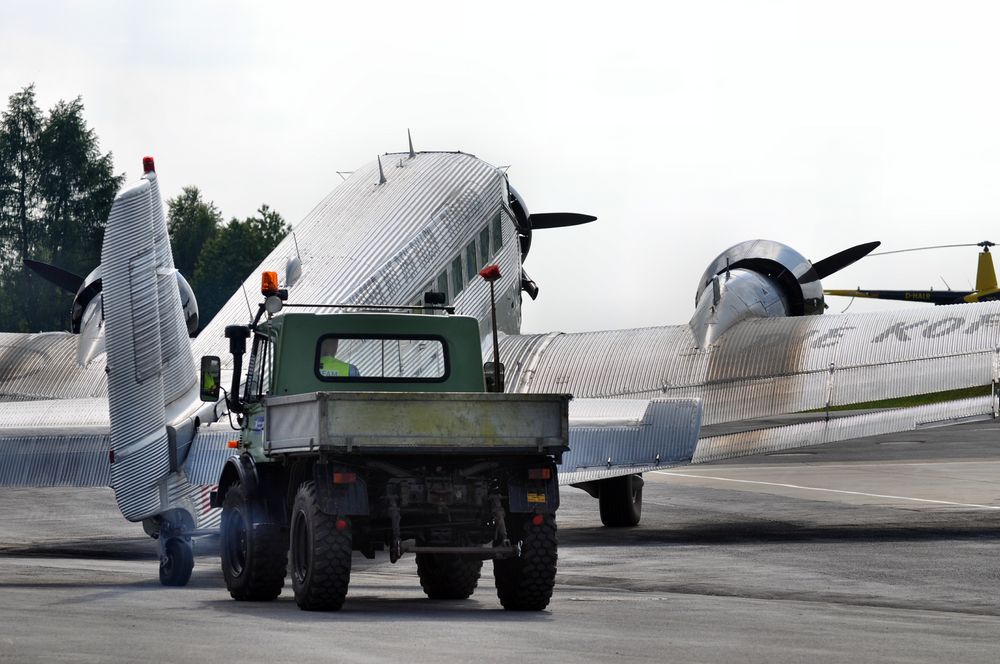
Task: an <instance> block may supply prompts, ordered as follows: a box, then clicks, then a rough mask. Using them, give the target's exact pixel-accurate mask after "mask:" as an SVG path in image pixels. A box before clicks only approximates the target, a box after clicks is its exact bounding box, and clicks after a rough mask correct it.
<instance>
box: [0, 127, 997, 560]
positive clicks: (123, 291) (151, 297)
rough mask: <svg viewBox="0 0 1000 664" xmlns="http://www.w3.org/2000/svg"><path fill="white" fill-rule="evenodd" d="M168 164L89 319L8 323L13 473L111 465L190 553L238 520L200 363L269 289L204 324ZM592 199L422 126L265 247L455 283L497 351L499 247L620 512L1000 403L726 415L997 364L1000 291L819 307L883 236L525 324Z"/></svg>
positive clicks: (535, 338)
mask: <svg viewBox="0 0 1000 664" xmlns="http://www.w3.org/2000/svg"><path fill="white" fill-rule="evenodd" d="M146 170H147V172H146V174H145V175H144V176H143V178H142V179H140V180H139V181H138V182H137V183H134V184H131V185H129V186H127V187H126V188H125V189H123V190H122V192H121V193H119V195H118V197H117V198H116V200H115V203H114V206H113V208H112V212H111V215H110V218H109V220H108V225H107V229H106V233H105V240H104V248H103V254H102V265H101V267H100V270H98V271H95V273H94V274H92V275H91V276H90V277H88V278H87V280H85V283H82V284H81V285H80V288H79V291H78V293H77V298H76V301H75V302H74V329H78V334H72V333H67V332H52V333H40V334H10V333H8V334H0V394H2V395H3V399H4V401H3V402H2V403H0V485H2V486H53V485H69V486H108V485H110V486H111V487H112V488H113V489H114V491H115V496H116V499H117V501H118V505H119V507H120V508H121V511H122V514H123V515H124V516H125V517H126V518H127V519H129V520H131V521H136V522H142V523H143V526H144V528H145V529H146V531H147V532H148V533H149V534H151V535H153V536H155V537H158V538H159V541H160V544H161V553H162V556H161V561H162V564H163V565H167V566H169V565H170V564H172V558H173V553H172V551H173V549H172V548H171V547H172V546H177V545H178V543H180V544H181V545H184V543H187V542H189V541H190V537H192V536H194V535H197V534H199V533H201V532H204V531H205V530H206V529H211V528H214V527H216V526H217V525H218V520H219V510H216V509H211V507H210V505H209V500H208V497H209V493H210V491H211V490H212V488H213V485H214V484H215V483H216V482H217V480H218V477H219V472H220V471H221V468H222V466H223V464H224V463H225V461H226V459H227V458H229V456H230V454H231V450H230V449H229V448H228V447H227V441H228V440H229V439H230V438H233V437H234V436H235V432H234V431H233V429H232V427H231V426H230V423H229V419H228V417H227V414H226V413H225V405H224V402H223V403H220V404H207V405H206V404H204V403H202V402H201V401H200V400H199V398H198V390H197V386H196V383H197V380H196V379H197V377H196V375H195V364H196V359H197V358H199V357H200V356H203V355H217V356H219V357H221V358H223V362H224V370H225V369H226V368H227V365H226V362H229V361H230V360H231V356H230V355H229V354H228V352H227V349H228V342H227V340H226V339H224V337H223V330H224V327H225V326H226V325H229V324H234V323H240V322H244V321H246V320H247V319H248V318H249V317H250V316H251V315H252V313H251V307H252V308H253V309H256V306H257V300H258V299H259V295H258V287H259V281H258V279H259V276H258V275H259V271H257V272H255V273H254V274H253V275H249V276H248V277H247V280H246V282H245V284H244V287H243V288H242V289H240V290H238V291H237V292H235V293H234V294H233V296H232V297H231V298H230V300H229V301H228V303H227V304H226V305H225V306H224V307H223V308H222V309H221V311H220V312H219V313H218V315H216V316H215V318H213V320H212V321H211V322H209V323H208V324H207V325H206V326H205V327H204V329H203V330H202V331H201V332H200V333H199V334H198V336H197V338H194V339H190V340H189V338H188V332H189V331H191V330H192V329H193V328H196V327H197V308H196V304H195V303H194V300H193V295H192V294H191V293H190V289H189V288H187V284H186V282H184V280H183V279H182V278H179V277H178V275H177V272H176V270H175V269H174V266H173V261H172V257H171V251H170V244H169V239H168V236H167V228H166V221H165V218H164V215H163V209H162V203H161V199H160V194H159V190H158V182H157V175H156V173H155V170H154V169H153V168H152V163H151V162H150V163H148V164H147V168H146ZM592 219H593V218H592V217H586V216H584V215H573V214H564V213H557V214H548V215H545V214H542V215H538V214H536V215H531V214H529V213H528V211H527V208H526V205H525V203H524V201H523V200H522V199H521V198H520V196H518V195H517V193H516V192H515V191H514V190H513V188H511V187H510V186H509V184H508V181H507V176H506V174H505V172H504V171H502V170H500V169H498V168H496V167H494V166H491V165H490V164H487V163H486V162H484V161H482V160H479V159H477V158H476V157H474V156H472V155H470V154H465V153H461V152H419V153H417V152H414V151H413V149H412V146H411V148H410V150H409V151H408V152H403V153H396V154H386V155H384V156H383V157H381V158H380V159H379V160H377V161H376V162H373V163H371V164H369V165H367V166H365V167H363V168H360V169H358V170H356V171H354V173H353V174H352V175H351V177H350V178H348V179H347V180H346V181H344V182H343V183H341V184H340V185H339V186H337V187H336V188H335V189H334V190H333V191H332V192H331V193H330V194H329V195H328V196H327V197H326V198H325V199H323V201H321V202H320V203H319V205H317V206H316V208H315V209H314V210H313V211H312V212H311V213H309V215H307V216H306V218H305V219H304V220H302V222H301V223H299V224H297V225H296V226H295V227H294V233H293V234H290V235H289V236H288V237H286V238H285V239H284V240H283V241H282V242H281V243H280V244H279V245H278V246H277V247H276V248H275V249H274V251H272V252H271V254H270V255H269V256H268V257H267V258H266V259H265V260H264V261H263V262H262V263H261V266H260V269H261V270H263V269H270V270H275V269H278V270H283V271H284V274H285V278H284V284H283V285H284V286H285V287H287V288H288V289H289V293H290V299H289V301H290V302H292V303H309V304H316V305H329V304H338V303H339V304H352V305H421V304H423V298H424V294H425V293H427V292H429V291H439V292H444V293H445V294H446V297H447V299H448V302H449V304H451V305H453V306H454V307H455V310H456V313H457V314H464V315H469V316H474V317H476V318H477V319H478V320H479V321H480V330H481V336H482V340H483V348H484V357H486V358H487V359H492V358H491V354H492V338H491V331H490V300H489V285H488V284H487V283H486V282H485V281H483V280H482V279H480V278H479V277H478V271H479V269H480V268H482V267H483V266H485V265H487V264H496V265H498V266H499V268H500V272H501V274H502V275H503V276H502V278H501V279H500V280H499V281H498V282H497V283H496V284H495V286H496V292H497V307H496V309H497V327H498V329H499V333H500V335H499V336H500V359H501V361H502V362H503V363H504V364H505V367H506V389H507V391H518V392H562V393H571V394H573V395H574V397H575V398H574V401H573V402H572V404H571V413H570V417H571V419H570V424H571V439H570V447H571V451H570V452H568V453H567V454H566V455H565V456H564V459H563V463H562V465H561V467H560V483H562V484H572V485H575V486H579V487H580V488H583V489H584V490H586V491H588V493H590V494H591V495H593V496H595V497H596V498H598V499H599V503H600V508H601V516H602V520H603V521H604V522H605V523H606V524H608V525H635V524H636V523H638V520H639V516H640V513H641V495H642V492H641V487H642V481H641V478H640V475H641V473H642V472H643V471H646V470H649V469H653V468H664V467H670V466H676V465H681V464H686V463H691V462H697V461H704V460H711V459H718V458H726V457H732V456H740V455H745V454H756V453H762V452H770V451H776V450H780V449H787V448H790V447H797V446H802V445H807V444H817V443H823V442H829V441H832V440H841V439H845V438H850V437H856V436H861V435H869V434H873V433H880V432H884V431H893V430H902V429H906V428H912V427H916V426H920V425H922V424H926V423H929V422H946V421H957V420H962V419H967V418H971V417H985V416H991V415H995V413H996V405H995V404H996V402H995V398H994V396H992V395H986V394H984V395H983V396H979V397H971V398H965V399H955V400H951V401H944V402H941V403H936V404H933V405H928V406H918V407H911V408H902V409H891V410H883V411H880V412H865V413H864V414H860V415H854V416H847V417H837V418H830V417H827V416H825V415H824V414H823V413H819V414H817V415H815V416H814V417H809V416H806V417H804V418H800V419H799V420H798V421H796V422H795V423H793V424H788V423H786V422H779V423H778V425H775V424H774V423H773V422H769V421H764V420H761V421H760V423H758V424H751V425H749V426H745V427H742V429H741V430H737V431H735V432H726V431H723V430H721V428H720V427H721V425H724V424H725V423H731V422H736V421H743V420H752V419H754V418H766V417H770V416H775V415H784V414H789V413H801V412H804V411H810V410H815V409H823V408H828V407H830V406H836V405H838V404H851V403H858V402H868V401H877V400H885V399H892V398H896V397H904V396H909V395H916V394H928V393H935V392H943V391H946V390H954V389H960V388H968V387H983V386H988V385H990V384H994V385H995V384H996V381H997V379H998V371H1000V369H998V367H1000V359H998V358H1000V303H981V304H967V305H955V306H953V307H937V308H934V309H933V310H927V309H920V310H915V311H897V312H891V313H873V314H856V315H818V314H821V313H822V311H823V309H824V306H823V294H822V287H821V285H820V283H819V279H820V278H821V277H822V276H825V275H827V274H829V273H832V272H834V271H836V270H837V269H839V268H841V267H843V266H844V265H846V264H849V263H850V262H852V261H853V260H856V259H857V258H858V257H860V256H861V255H864V253H866V251H868V250H870V248H871V246H873V245H871V246H869V245H865V246H864V247H863V248H860V247H859V248H854V249H852V250H848V251H847V252H841V254H837V255H834V256H831V257H829V258H828V259H825V260H824V261H819V262H817V263H815V264H814V263H811V262H810V261H808V260H806V259H805V258H803V257H802V256H801V255H800V254H798V253H797V252H795V251H794V250H792V249H790V248H789V247H786V246H784V245H781V244H778V243H775V242H769V241H763V240H760V241H752V242H744V243H741V244H738V245H736V246H734V247H732V248H730V249H729V250H727V251H726V252H723V253H722V254H721V255H720V256H719V258H717V259H716V260H715V261H713V262H712V263H711V264H710V266H709V268H708V269H707V270H706V272H705V275H703V277H702V279H701V280H700V281H699V283H698V286H697V290H696V312H695V315H694V317H693V318H692V321H691V323H689V324H688V325H682V326H664V327H652V328H642V329H633V330H612V331H600V332H586V333H576V334H561V333H551V334H533V335H521V334H520V322H521V298H522V293H523V292H528V293H529V294H530V295H532V296H534V295H535V294H537V286H535V284H534V283H533V282H531V280H530V279H529V278H528V277H527V276H526V275H525V274H524V272H523V269H522V261H523V260H524V258H525V257H526V255H527V253H528V250H529V249H530V241H531V234H532V231H533V230H539V229H547V228H555V227H559V226H568V225H573V224H576V223H584V222H586V221H591V220H592ZM545 232H549V231H545ZM553 232H554V231H553ZM239 250H240V249H239V247H233V251H234V252H236V251H239ZM102 311H103V316H102V315H101V312H102ZM105 337H106V338H105ZM228 367H229V371H230V372H231V364H230V365H228ZM105 376H106V378H105ZM230 376H231V373H230ZM229 382H230V381H229V380H227V379H226V378H225V377H224V382H223V384H229ZM703 424H704V425H706V426H705V427H703V426H702V425H703ZM713 428H716V429H717V431H713V430H712V429H713Z"/></svg>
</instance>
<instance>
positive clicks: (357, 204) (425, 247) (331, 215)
mask: <svg viewBox="0 0 1000 664" xmlns="http://www.w3.org/2000/svg"><path fill="white" fill-rule="evenodd" d="M382 163H383V167H384V170H385V175H386V179H387V182H386V183H385V184H382V185H378V184H377V183H378V181H379V179H378V164H377V163H376V162H372V163H371V164H368V165H366V166H364V167H362V168H359V169H358V170H356V171H355V172H354V174H353V175H352V176H351V177H350V178H348V179H347V180H346V181H344V182H342V183H340V184H339V185H338V186H337V187H336V188H335V189H334V190H333V192H331V193H330V194H329V195H328V196H327V197H326V198H325V199H324V200H323V201H321V202H320V204H319V205H318V206H316V208H315V209H313V211H312V212H310V213H309V215H307V216H306V218H305V219H303V220H302V221H301V222H300V223H298V224H295V226H294V237H293V236H292V235H289V236H288V237H287V238H285V239H284V240H283V241H282V242H281V243H280V244H279V245H278V247H277V248H275V250H274V251H273V252H271V254H270V255H269V256H268V257H267V258H266V259H265V260H264V261H263V262H262V263H261V265H260V268H259V270H261V269H272V270H277V271H279V272H280V270H281V269H282V268H283V267H284V265H285V264H286V262H287V260H288V259H289V258H292V257H295V256H296V255H301V258H302V277H301V278H300V279H299V280H298V281H297V283H296V284H295V286H294V287H293V288H292V290H291V299H292V301H294V302H308V303H311V302H315V303H340V302H343V303H355V304H399V303H405V302H416V301H418V300H420V299H421V296H422V295H423V293H424V290H425V287H426V286H428V285H431V284H433V283H434V282H435V281H436V279H437V277H438V274H440V272H441V271H442V270H443V269H446V268H447V265H446V264H445V263H446V262H447V261H450V259H451V258H453V257H454V256H457V255H464V248H465V246H466V245H467V244H468V243H469V241H470V240H471V239H472V238H474V237H477V236H478V233H479V231H480V229H481V228H483V227H485V226H486V225H487V224H489V223H490V221H491V220H492V218H493V216H494V215H495V214H497V213H500V214H501V215H502V219H503V236H504V245H503V250H502V251H501V253H500V255H498V256H495V257H493V258H491V261H492V262H496V263H498V264H499V265H500V269H501V272H502V274H503V278H502V279H501V280H500V281H498V282H497V283H496V290H497V297H498V311H499V313H500V317H499V320H498V323H499V325H500V329H501V330H503V331H506V332H510V333H514V332H516V331H517V330H518V329H519V326H520V253H519V248H518V243H517V239H516V235H515V232H514V226H513V222H512V220H511V218H510V216H509V214H508V213H507V211H506V210H504V209H502V203H503V195H504V194H503V192H504V178H503V174H502V173H501V171H499V170H498V169H496V168H495V167H493V166H491V165H489V164H487V163H485V162H483V161H481V160H479V159H476V158H475V157H473V156H472V155H467V154H461V153H417V155H416V157H415V158H413V159H410V158H409V155H408V154H405V153H404V154H393V155H384V156H383V157H382ZM296 247H297V249H296ZM478 267H479V266H477V269H478ZM259 270H255V271H254V273H253V274H251V275H248V277H247V280H246V282H245V284H244V286H245V288H246V291H247V293H249V294H250V298H251V302H252V303H253V304H254V306H256V301H257V299H259V298H258V296H257V295H256V294H258V293H259V292H260V274H259ZM488 290H489V286H488V284H486V283H485V282H484V281H483V280H482V279H479V278H478V277H476V278H475V279H473V280H472V282H471V283H470V284H467V285H466V286H465V288H464V289H463V290H462V292H461V294H460V295H459V297H458V298H457V299H456V301H455V305H456V309H457V310H458V313H463V314H468V315H472V316H476V317H478V318H479V319H480V320H484V319H485V318H486V315H485V314H486V310H487V308H488V306H489V298H488V296H487V292H488ZM249 316H250V314H249V312H248V311H247V305H246V299H245V296H244V294H243V291H242V290H238V291H237V292H236V293H234V295H233V297H232V298H230V300H229V301H228V302H227V303H226V305H225V306H223V308H222V310H221V311H220V313H219V314H218V315H217V316H216V318H215V319H214V320H213V321H212V322H211V323H209V324H208V325H207V326H206V328H205V329H204V330H202V332H201V333H200V334H199V335H198V338H197V339H196V340H195V341H194V353H195V356H200V355H212V354H214V355H221V356H222V357H223V362H224V363H226V364H228V363H229V362H230V359H229V357H228V354H227V353H224V352H220V348H221V349H223V350H224V348H225V345H224V339H223V328H224V326H225V325H227V324H232V323H233V322H234V321H242V320H247V319H248V318H249Z"/></svg>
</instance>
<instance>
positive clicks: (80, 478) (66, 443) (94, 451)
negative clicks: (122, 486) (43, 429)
mask: <svg viewBox="0 0 1000 664" xmlns="http://www.w3.org/2000/svg"><path fill="white" fill-rule="evenodd" d="M110 450H111V444H110V441H109V437H108V435H107V434H96V435H93V434H92V435H69V436H64V435H48V436H46V435H34V436H31V435H28V436H8V435H4V436H2V437H0V487H44V486H79V487H84V486H110V485H111V466H110V465H109V463H108V453H109V452H110Z"/></svg>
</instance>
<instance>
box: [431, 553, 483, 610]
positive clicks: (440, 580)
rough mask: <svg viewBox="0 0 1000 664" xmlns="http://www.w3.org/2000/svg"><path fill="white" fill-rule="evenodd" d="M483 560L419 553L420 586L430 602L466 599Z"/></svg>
mask: <svg viewBox="0 0 1000 664" xmlns="http://www.w3.org/2000/svg"><path fill="white" fill-rule="evenodd" d="M482 569H483V561H482V560H479V559H478V558H469V557H467V556H457V555H453V554H447V553H418V554H417V574H418V575H419V576H420V587H421V588H423V589H424V592H425V593H426V594H427V596H428V597H429V598H431V599H466V598H467V597H469V595H471V594H472V593H473V592H474V591H475V590H476V586H477V585H478V584H479V572H480V570H482Z"/></svg>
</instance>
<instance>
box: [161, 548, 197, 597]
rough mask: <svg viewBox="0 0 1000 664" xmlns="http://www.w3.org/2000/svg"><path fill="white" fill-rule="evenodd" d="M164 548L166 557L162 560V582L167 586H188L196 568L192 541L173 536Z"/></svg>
mask: <svg viewBox="0 0 1000 664" xmlns="http://www.w3.org/2000/svg"><path fill="white" fill-rule="evenodd" d="M163 548H164V550H165V552H166V559H165V560H161V561H160V583H161V584H163V585H165V586H186V585H187V583H188V581H190V580H191V570H193V569H194V550H193V549H192V548H191V542H190V541H188V540H185V539H183V538H180V537H171V538H170V539H168V540H167V541H166V542H165V543H164V545H163Z"/></svg>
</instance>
